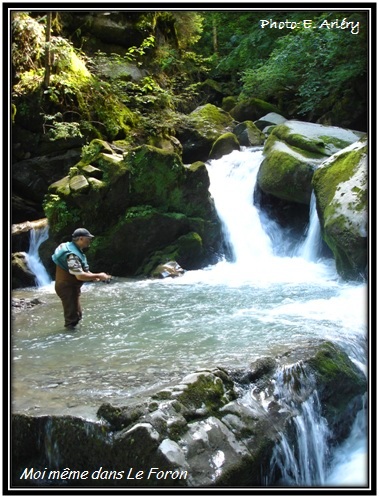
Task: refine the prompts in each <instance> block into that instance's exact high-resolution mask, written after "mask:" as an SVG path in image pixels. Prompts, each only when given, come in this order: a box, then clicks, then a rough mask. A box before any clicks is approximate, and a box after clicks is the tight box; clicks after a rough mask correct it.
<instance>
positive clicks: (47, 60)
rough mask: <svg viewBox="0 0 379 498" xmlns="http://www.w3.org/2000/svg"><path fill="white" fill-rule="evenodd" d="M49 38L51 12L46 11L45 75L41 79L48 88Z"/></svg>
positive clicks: (49, 66)
mask: <svg viewBox="0 0 379 498" xmlns="http://www.w3.org/2000/svg"><path fill="white" fill-rule="evenodd" d="M50 40H51V12H48V13H47V21H46V48H45V77H44V80H43V85H44V87H45V88H48V86H49V85H50V69H51V58H50Z"/></svg>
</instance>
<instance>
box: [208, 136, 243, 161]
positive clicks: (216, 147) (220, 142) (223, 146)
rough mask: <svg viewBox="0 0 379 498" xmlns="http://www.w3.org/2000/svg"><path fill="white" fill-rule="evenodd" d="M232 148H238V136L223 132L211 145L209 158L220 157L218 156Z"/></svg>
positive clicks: (223, 154)
mask: <svg viewBox="0 0 379 498" xmlns="http://www.w3.org/2000/svg"><path fill="white" fill-rule="evenodd" d="M233 150H240V144H239V141H238V138H237V137H236V136H235V135H234V133H231V132H228V133H224V134H223V135H221V136H220V137H218V139H217V140H216V141H215V142H214V144H213V145H212V149H211V151H210V153H209V159H220V157H222V156H225V155H226V154H230V153H231V152H233Z"/></svg>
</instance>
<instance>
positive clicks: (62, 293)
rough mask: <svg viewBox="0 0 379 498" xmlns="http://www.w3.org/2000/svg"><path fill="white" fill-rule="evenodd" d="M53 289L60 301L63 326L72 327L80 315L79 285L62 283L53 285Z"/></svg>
mask: <svg viewBox="0 0 379 498" xmlns="http://www.w3.org/2000/svg"><path fill="white" fill-rule="evenodd" d="M55 291H56V293H57V294H58V296H59V297H60V299H61V301H62V305H63V314H64V326H65V327H67V328H74V327H75V325H77V323H78V322H79V320H80V319H81V316H82V310H81V306H80V302H79V296H80V287H78V286H76V285H69V284H66V283H62V284H58V285H56V286H55Z"/></svg>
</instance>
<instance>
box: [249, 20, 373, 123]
mask: <svg viewBox="0 0 379 498" xmlns="http://www.w3.org/2000/svg"><path fill="white" fill-rule="evenodd" d="M333 17H335V16H334V15H332V14H331V13H329V14H323V15H320V16H319V17H318V18H317V19H315V21H314V23H315V24H316V25H321V24H322V20H323V19H330V18H333ZM343 17H344V14H343V13H339V18H343ZM358 18H359V19H360V20H361V24H362V26H364V24H365V23H364V22H363V20H364V19H363V18H361V16H360V15H359V14H354V15H350V16H349V15H346V19H347V22H348V21H349V19H350V20H351V19H354V22H357V21H358ZM362 29H363V28H362ZM347 53H348V54H349V57H348V59H347V58H346V54H347ZM366 56H367V46H366V38H365V35H364V33H363V32H361V33H360V34H359V35H352V34H351V33H350V32H342V31H341V30H337V29H316V30H313V29H305V28H303V29H298V30H295V31H293V32H291V33H290V34H286V35H285V36H282V37H281V38H280V39H278V40H277V42H276V44H275V48H274V49H273V50H272V52H271V53H270V56H269V58H268V60H265V61H262V62H261V63H260V64H259V65H258V66H256V67H254V68H248V69H246V70H245V71H244V73H243V76H242V81H243V84H244V87H243V93H244V94H246V95H251V94H254V95H255V96H257V97H260V98H263V99H266V100H267V99H276V98H278V96H279V97H280V96H283V95H285V94H286V93H290V94H292V95H293V97H295V98H296V100H297V102H298V113H299V114H302V115H304V114H307V113H309V112H311V111H312V112H313V111H314V110H315V109H317V108H319V107H322V105H323V103H324V101H325V99H326V97H328V96H329V95H331V94H333V95H335V94H337V93H339V94H340V96H342V95H343V93H344V91H345V90H346V89H347V88H352V87H354V85H355V82H356V81H359V79H361V78H364V77H365V76H366V64H367V61H366Z"/></svg>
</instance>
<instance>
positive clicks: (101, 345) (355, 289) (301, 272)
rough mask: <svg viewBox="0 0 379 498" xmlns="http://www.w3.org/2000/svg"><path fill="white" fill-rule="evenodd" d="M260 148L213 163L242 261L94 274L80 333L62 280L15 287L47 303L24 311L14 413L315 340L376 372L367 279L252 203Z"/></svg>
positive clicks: (69, 408) (19, 322) (15, 347)
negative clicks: (311, 254)
mask: <svg viewBox="0 0 379 498" xmlns="http://www.w3.org/2000/svg"><path fill="white" fill-rule="evenodd" d="M261 158H262V155H261V151H260V150H253V149H247V150H244V151H242V152H237V151H235V152H233V153H232V154H230V155H228V156H225V157H223V158H222V159H220V160H218V161H212V162H210V163H209V164H208V170H209V173H210V178H211V188H210V190H211V194H212V196H213V197H214V199H215V203H216V207H217V209H218V211H219V213H220V216H221V217H222V219H223V222H224V224H225V230H226V232H227V234H228V236H229V237H230V242H231V244H232V246H233V250H234V253H235V261H234V262H233V263H231V262H226V261H220V262H219V263H218V264H217V265H215V266H212V267H209V268H205V269H203V270H198V271H190V272H187V273H185V274H184V275H183V276H181V277H179V278H177V279H170V280H149V279H147V280H131V279H126V278H117V277H115V278H114V280H113V281H112V283H110V284H104V283H90V284H85V285H84V286H83V291H82V305H83V308H84V316H83V320H82V323H81V324H80V325H79V326H78V327H77V330H75V331H73V332H72V331H70V332H67V331H66V330H65V329H64V327H63V313H62V308H61V303H60V301H59V299H58V297H57V296H56V295H55V293H54V288H53V283H50V284H48V285H44V286H42V287H39V288H31V289H23V290H18V291H15V292H14V296H15V297H26V298H34V297H39V298H40V299H41V300H42V301H44V303H45V304H42V305H38V306H36V307H34V308H32V309H30V310H27V311H24V312H22V313H16V314H14V318H13V326H12V331H11V332H12V351H11V354H12V371H11V380H12V405H13V410H14V411H16V412H25V413H29V414H47V413H48V414H53V413H55V414H74V415H80V416H84V417H87V418H94V417H95V414H96V410H97V408H98V407H99V406H100V404H101V403H102V402H111V403H113V404H119V405H127V404H128V403H129V402H130V401H132V400H133V401H135V400H136V399H138V398H139V397H141V398H143V397H145V396H146V394H148V393H149V392H150V391H151V390H152V389H156V388H158V387H161V386H164V385H167V384H173V383H175V382H178V381H180V379H181V378H182V377H183V376H184V375H186V374H187V373H190V372H193V371H194V370H196V369H199V368H212V367H215V366H222V367H226V368H228V367H232V368H235V367H241V368H244V367H247V366H248V365H249V364H250V363H251V362H252V361H254V360H256V359H257V358H259V357H262V356H267V355H275V354H277V353H279V352H282V351H285V350H287V349H288V348H293V347H294V346H298V345H301V344H303V343H307V342H309V340H311V339H314V338H323V339H328V340H331V341H333V342H335V343H338V344H340V345H342V347H343V348H344V349H345V351H347V353H348V354H349V355H350V357H351V358H352V359H353V361H354V362H356V364H357V365H358V366H359V367H360V368H362V370H364V371H365V369H366V365H367V286H366V285H365V284H363V283H346V282H343V281H341V280H340V279H339V277H338V275H337V273H336V270H335V265H334V261H333V260H331V259H319V260H317V261H310V260H309V258H308V259H307V258H304V257H301V256H291V254H294V253H295V254H300V252H299V248H297V250H296V251H295V252H294V251H293V247H294V245H296V241H293V240H289V239H288V237H287V235H286V234H285V233H282V232H281V230H280V228H279V227H277V226H275V225H274V224H273V223H272V222H271V221H270V220H266V221H265V218H264V216H262V213H258V211H257V210H256V208H255V207H254V206H253V205H252V199H253V190H254V185H255V175H256V172H257V170H258V167H259V164H260V161H261ZM262 220H263V222H262ZM286 248H292V249H291V251H287V254H286ZM88 259H89V262H90V261H91V256H90V253H89V254H88ZM360 435H361V436H362V430H361V432H360ZM362 437H363V440H364V437H365V436H364V435H363V436H362ZM358 439H359V438H358ZM349 454H350V455H352V454H353V451H352V450H351V451H350V453H349ZM336 458H337V457H336ZM345 463H346V458H345Z"/></svg>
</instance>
